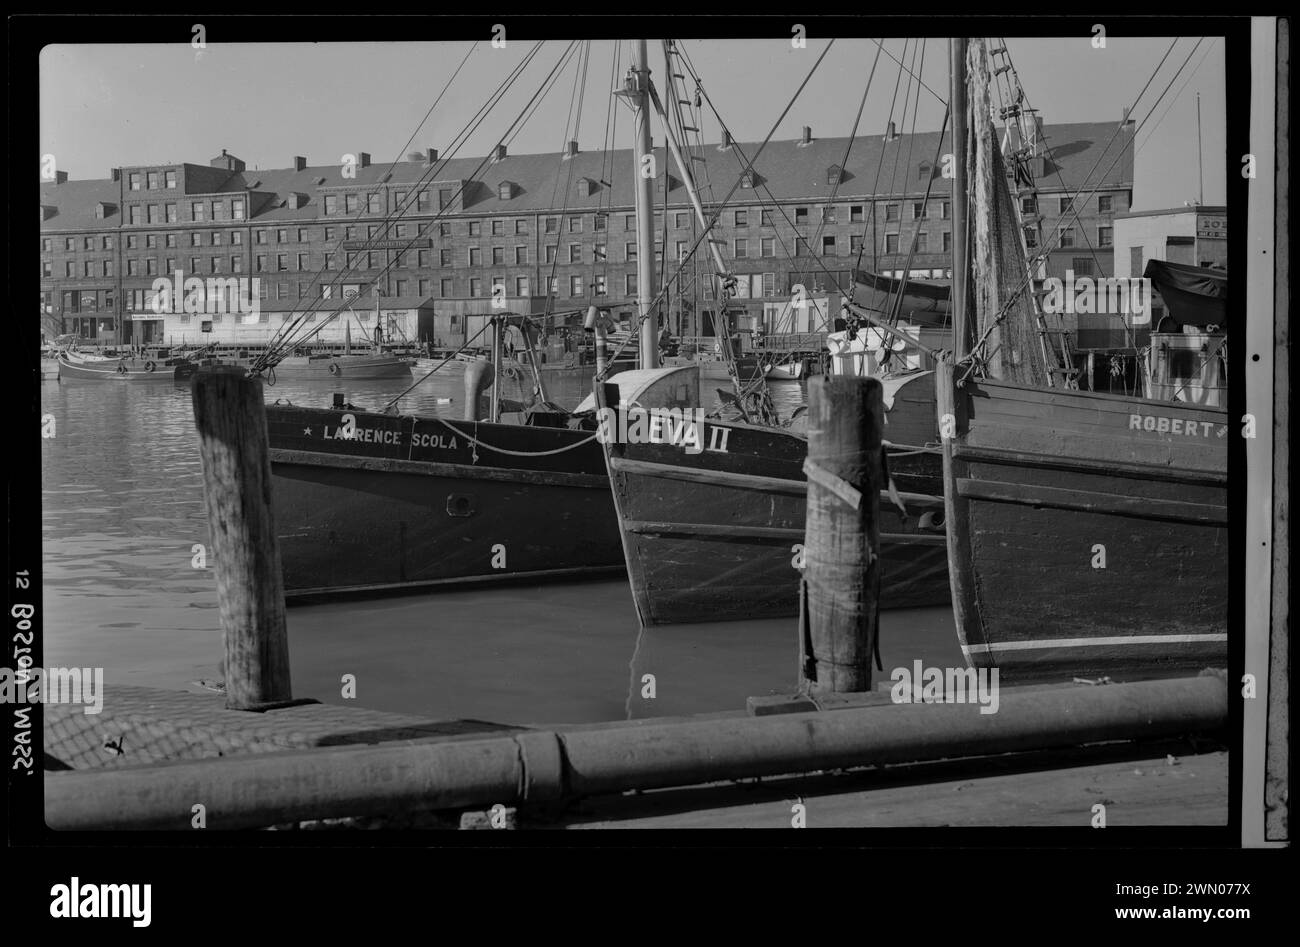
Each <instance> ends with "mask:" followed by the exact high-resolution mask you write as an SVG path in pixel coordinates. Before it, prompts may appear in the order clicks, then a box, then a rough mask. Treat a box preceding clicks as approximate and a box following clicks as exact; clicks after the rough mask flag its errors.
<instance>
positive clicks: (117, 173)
mask: <svg viewBox="0 0 1300 947" xmlns="http://www.w3.org/2000/svg"><path fill="white" fill-rule="evenodd" d="M108 174H109V177H111V178H112V179H113V180H114V181H115V182H116V181H120V180H122V169H121V168H113V169H112V170H111V171H109V172H108Z"/></svg>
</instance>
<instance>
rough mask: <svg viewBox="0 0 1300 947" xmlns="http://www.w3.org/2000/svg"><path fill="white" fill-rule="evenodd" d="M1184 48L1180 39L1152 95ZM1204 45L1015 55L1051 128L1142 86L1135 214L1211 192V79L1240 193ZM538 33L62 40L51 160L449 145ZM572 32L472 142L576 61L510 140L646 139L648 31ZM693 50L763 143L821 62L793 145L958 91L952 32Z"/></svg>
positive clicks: (249, 159)
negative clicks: (638, 91)
mask: <svg viewBox="0 0 1300 947" xmlns="http://www.w3.org/2000/svg"><path fill="white" fill-rule="evenodd" d="M1171 43H1172V44H1174V45H1173V49H1172V52H1170V54H1169V56H1168V58H1167V59H1166V60H1165V62H1164V64H1163V66H1162V67H1161V68H1160V70H1159V71H1158V72H1156V75H1155V79H1154V80H1153V81H1151V83H1150V86H1149V88H1148V89H1147V90H1146V91H1145V92H1143V86H1144V85H1146V84H1147V82H1148V79H1150V78H1151V77H1152V73H1153V72H1155V70H1156V65H1157V63H1159V62H1160V60H1161V58H1162V57H1163V56H1164V55H1165V53H1166V51H1167V50H1169V49H1170V45H1171ZM1196 44H1197V38H1195V37H1192V38H1186V37H1184V38H1180V39H1178V40H1177V42H1176V43H1175V41H1174V39H1173V38H1172V37H1166V38H1156V37H1149V38H1141V39H1125V38H1117V37H1111V38H1108V39H1107V41H1106V47H1105V48H1104V49H1098V48H1095V47H1094V46H1093V44H1092V43H1091V42H1090V38H1089V37H1079V38H1072V39H1024V38H1016V39H1011V40H1009V41H1007V49H1008V51H1009V53H1010V56H1011V59H1012V61H1013V62H1014V64H1015V67H1016V71H1017V73H1018V75H1019V77H1020V81H1021V84H1022V86H1023V88H1024V90H1025V93H1026V95H1027V97H1028V99H1029V102H1030V103H1031V104H1032V105H1033V106H1034V107H1035V108H1037V109H1038V110H1039V111H1040V113H1041V114H1042V116H1043V119H1044V121H1045V122H1046V123H1048V124H1054V123H1058V122H1115V123H1116V124H1118V123H1119V121H1120V118H1121V116H1122V114H1123V110H1124V109H1125V108H1126V107H1130V106H1133V105H1134V104H1135V100H1136V108H1135V109H1134V111H1133V113H1132V114H1133V117H1134V118H1135V119H1136V120H1137V121H1138V122H1139V123H1141V124H1140V125H1139V127H1138V129H1137V133H1136V141H1137V154H1136V158H1135V177H1136V182H1135V187H1134V207H1133V209H1134V210H1151V209H1157V208H1165V207H1178V206H1181V205H1182V204H1183V203H1184V202H1190V201H1194V200H1196V199H1197V198H1198V188H1200V187H1201V186H1202V185H1201V184H1200V183H1199V182H1198V166H1197V161H1196V153H1197V114H1196V113H1197V93H1199V94H1200V111H1201V156H1202V160H1203V167H1204V171H1203V175H1202V177H1203V188H1204V197H1203V202H1204V203H1206V204H1222V203H1224V198H1225V186H1224V176H1225V162H1224V149H1225V147H1226V145H1225V142H1226V133H1225V127H1224V123H1225V115H1226V112H1225V109H1226V101H1225V98H1226V88H1225V86H1226V82H1225V75H1224V42H1223V39H1222V38H1215V37H1208V38H1205V39H1204V40H1202V41H1201V42H1200V45H1199V47H1197V45H1196ZM828 45H829V46H830V48H829V50H827V47H828ZM534 46H535V44H534V43H533V42H524V41H521V40H511V39H509V38H507V42H506V48H504V49H499V48H493V47H492V46H491V45H490V43H489V42H487V41H485V42H482V43H479V44H477V45H475V44H471V43H442V44H439V43H356V44H338V43H321V44H247V43H236V44H222V43H217V42H212V41H209V42H208V44H207V48H206V49H202V50H196V49H193V48H191V47H190V46H189V45H186V44H166V45H88V46H70V45H52V46H48V47H46V48H45V50H43V52H42V55H41V64H40V68H41V75H40V99H41V101H40V116H41V128H40V150H41V155H42V156H44V155H47V154H52V155H54V156H55V162H56V165H57V167H58V168H59V169H60V170H64V171H67V172H68V175H69V177H70V178H72V179H74V180H76V179H85V178H107V177H108V176H109V169H110V168H114V167H121V166H125V165H143V164H166V163H172V162H181V161H188V162H191V163H196V164H204V163H206V162H207V161H208V160H209V159H210V158H211V157H212V156H214V155H218V154H220V153H221V150H222V149H223V148H224V149H226V150H227V151H229V152H230V153H231V154H234V155H237V156H238V157H240V158H242V159H243V160H244V161H245V162H246V164H247V166H248V168H249V169H254V168H257V167H261V168H284V167H288V166H290V163H291V160H292V158H293V156H295V155H304V156H306V157H307V159H308V163H309V164H313V165H316V164H321V165H323V164H332V163H336V162H338V161H340V160H341V158H342V156H343V155H344V154H355V153H358V152H362V151H364V152H368V153H369V154H370V155H371V158H372V161H373V163H375V164H381V163H387V162H390V161H393V160H398V159H401V158H402V157H403V156H404V155H405V154H406V153H407V152H408V151H411V150H419V149H422V148H427V147H433V148H438V149H439V151H440V152H442V153H444V155H445V153H446V151H447V149H448V148H449V147H450V145H451V143H452V142H453V140H454V139H455V138H456V136H457V135H458V133H459V132H460V131H461V130H462V129H463V128H465V127H466V125H467V124H469V123H470V122H472V121H473V120H474V117H475V113H476V112H477V111H478V110H479V108H480V106H482V104H483V103H484V102H485V101H486V100H487V98H488V97H489V96H490V95H491V94H492V92H493V91H494V90H495V89H496V88H497V87H498V86H499V85H500V84H501V83H502V81H503V79H504V78H505V77H506V76H507V75H508V74H509V73H510V72H511V71H512V70H513V69H514V68H515V67H516V66H518V65H520V63H522V62H524V60H525V59H526V58H527V56H528V54H529V53H530V51H532V50H533V48H534ZM566 46H567V44H566V43H564V42H560V41H548V42H546V43H544V44H543V45H542V46H541V48H540V49H539V50H537V51H536V53H535V55H534V56H533V58H532V60H531V61H530V62H529V63H528V64H527V66H526V67H525V69H524V71H523V72H522V73H521V75H520V76H519V78H518V79H517V81H516V82H515V83H514V84H513V85H512V86H511V87H510V88H509V89H508V90H507V91H506V92H505V94H504V96H503V98H502V99H501V101H500V102H499V103H498V105H497V106H496V107H495V108H494V109H493V110H492V111H491V113H490V114H489V115H488V116H487V118H486V120H484V121H483V122H482V124H481V125H479V126H478V128H477V129H476V130H475V131H474V132H473V133H472V134H471V135H470V136H469V137H468V138H467V139H466V140H465V141H464V142H463V144H462V146H461V147H460V148H459V150H458V151H457V152H456V156H458V157H476V156H482V155H484V154H485V153H487V151H488V150H489V149H490V148H491V147H492V146H493V145H494V144H496V143H497V141H498V140H500V139H501V137H502V135H503V133H504V132H505V131H506V129H507V128H508V127H509V126H510V124H511V123H512V122H514V121H515V120H516V118H517V117H519V116H520V115H521V114H523V113H524V112H525V108H526V106H527V105H528V103H529V101H530V99H532V98H533V96H535V95H536V94H537V93H538V91H539V90H540V89H542V88H544V87H545V82H544V80H545V79H546V77H547V76H548V75H549V74H550V73H551V71H552V70H553V69H554V68H555V67H556V66H557V65H559V66H560V68H559V72H558V74H557V75H556V77H555V81H554V83H553V85H551V86H550V88H549V91H547V92H546V93H545V94H544V95H543V96H541V98H540V101H539V102H537V103H535V104H536V107H535V110H533V111H532V112H531V114H530V115H528V117H527V118H526V120H525V121H524V122H523V124H522V127H518V128H516V129H515V131H514V133H513V134H512V137H511V138H510V141H509V151H510V153H512V154H519V153H536V152H554V151H559V150H560V149H561V148H562V147H563V143H564V142H565V141H567V140H568V139H569V138H573V137H577V139H578V140H579V143H580V147H581V148H582V149H583V150H584V151H587V150H596V149H599V148H600V147H601V143H602V141H603V140H604V139H605V136H606V129H607V126H608V124H609V122H610V121H611V110H610V109H611V101H614V102H616V103H617V104H616V105H615V106H614V108H615V110H616V113H617V117H616V118H615V119H613V121H614V122H615V126H614V127H615V130H616V131H617V140H616V141H615V146H616V147H620V148H625V147H628V145H629V144H630V141H629V136H630V134H631V124H630V122H629V121H628V116H629V111H628V109H627V107H626V106H625V105H623V104H622V102H621V100H612V99H611V96H610V95H609V92H610V91H611V89H612V88H613V87H614V86H616V85H617V84H619V82H620V81H621V78H622V74H623V73H624V72H625V71H626V68H627V64H628V61H629V56H630V49H629V44H628V43H627V42H626V41H622V42H615V41H592V42H590V43H584V44H580V46H579V48H578V49H576V50H574V53H575V54H574V55H570V56H569V57H568V58H567V59H565V58H563V56H564V53H565V50H566ZM584 47H585V48H584ZM679 47H680V48H681V49H682V50H683V51H684V54H685V57H686V58H687V59H688V60H689V62H690V63H691V65H692V66H693V67H694V69H695V70H696V71H697V72H698V74H699V77H700V79H701V81H702V83H703V85H704V88H705V90H706V92H707V93H708V96H709V98H710V99H711V100H712V102H713V104H714V106H715V107H716V108H717V110H718V113H719V114H720V115H721V116H722V117H723V119H724V120H725V121H726V123H727V125H728V127H729V128H731V130H732V132H733V134H735V136H736V138H737V139H738V140H740V141H761V140H762V139H763V138H765V137H766V136H767V135H768V134H769V133H771V132H772V128H773V123H774V122H776V120H777V118H778V116H780V115H781V112H782V110H783V109H784V108H785V107H786V105H787V104H788V103H789V102H790V101H791V99H792V98H793V97H794V96H795V92H796V90H797V89H799V86H800V83H802V82H804V80H805V78H807V77H808V75H809V72H810V71H812V77H811V79H809V80H808V82H807V85H806V87H805V88H804V89H803V90H802V92H800V94H799V95H798V97H797V98H796V99H795V101H794V104H793V106H791V108H790V110H789V112H788V114H787V115H786V116H785V118H784V119H783V120H782V121H781V123H780V124H779V125H778V126H777V127H776V131H775V137H776V138H778V139H779V138H789V139H793V138H797V137H798V136H799V134H800V131H801V129H802V126H804V125H808V126H811V127H812V129H813V134H814V135H816V136H818V137H833V136H847V135H848V134H849V133H850V131H851V130H852V128H853V123H854V118H855V115H856V113H857V110H858V106H859V103H860V102H861V100H862V95H863V90H864V88H865V89H867V93H868V94H867V99H866V104H865V106H864V108H863V113H862V118H861V121H860V123H859V130H858V134H859V135H863V134H880V133H881V132H883V130H884V128H885V125H886V123H887V121H888V120H889V116H890V113H891V103H893V114H894V120H895V122H897V123H898V125H899V130H900V131H910V130H911V129H912V123H913V113H914V111H915V112H916V115H915V123H916V124H915V127H916V129H917V130H918V131H928V130H936V129H938V127H939V125H940V123H941V122H942V119H943V104H942V102H941V101H940V98H939V97H940V96H943V97H946V95H947V87H948V79H947V71H948V65H947V43H946V41H944V40H939V39H930V40H927V41H924V42H922V43H918V42H917V41H915V40H913V41H905V40H904V39H901V38H893V39H888V40H885V41H884V42H883V47H882V46H881V45H878V44H877V42H876V41H875V40H871V39H837V40H834V41H828V40H825V39H818V38H816V37H811V36H810V37H809V38H808V40H807V44H806V47H805V48H802V49H795V48H792V45H791V42H790V41H789V40H786V39H781V40H683V41H680V42H679ZM823 52H825V53H826V55H825V57H824V58H823V59H822V60H821V63H820V65H819V66H817V68H816V69H815V70H814V69H813V66H814V63H816V61H817V59H818V57H819V56H821V54H822V53H823ZM467 54H468V58H466V57H467ZM1189 55H1190V59H1189V58H1188V57H1189ZM877 57H878V61H877ZM891 57H892V58H891ZM616 59H617V62H616ZM895 59H901V60H903V61H904V62H906V63H907V64H908V67H909V70H910V72H911V73H913V74H917V75H919V76H920V77H921V80H922V81H923V82H924V83H925V84H926V85H927V86H929V89H928V90H927V89H921V90H920V92H919V106H918V108H917V109H915V110H914V109H913V107H912V104H911V103H912V102H914V101H915V96H916V92H917V87H916V85H915V84H913V85H912V86H911V89H912V93H913V97H912V98H909V99H908V102H909V104H908V106H907V107H906V109H904V106H903V104H902V103H903V98H904V93H905V91H906V89H907V86H908V84H909V82H910V81H911V80H910V79H909V76H908V75H907V74H906V73H904V72H903V71H902V70H900V68H899V66H898V64H897V63H896V62H895ZM873 62H876V65H875V70H874V73H873V71H872V66H873ZM462 63H463V66H462ZM1184 63H1185V66H1184ZM616 64H617V72H615V70H614V67H615V65H616ZM584 65H585V68H584ZM1180 66H1183V69H1182V72H1181V74H1179V75H1177V77H1176V79H1175V74H1176V73H1178V70H1179V67H1180ZM650 67H651V78H652V80H653V81H654V82H655V84H656V86H657V87H658V88H659V89H661V90H663V89H664V72H665V70H664V59H663V47H662V44H661V43H659V42H657V41H652V42H651V43H650ZM458 68H459V69H460V72H459V74H458V75H456V77H455V79H454V81H452V82H451V84H450V85H448V81H449V80H451V79H452V75H453V73H455V72H456V70H457V69H458ZM677 71H679V72H680V71H682V70H680V69H678V70H677ZM900 75H901V82H899V77H900ZM869 77H870V84H869V85H868V78H869ZM584 79H585V81H583V80H584ZM1171 82H1172V84H1170V83H1171ZM896 83H897V85H896ZM1166 89H1167V91H1166ZM693 90H694V82H693V80H692V81H691V92H693ZM1139 93H1142V94H1141V96H1140V98H1139ZM1162 93H1164V97H1163V99H1161V98H1160V96H1161V94H1162ZM440 95H441V99H440V101H438V104H437V107H436V108H434V109H433V112H432V114H429V115H428V118H427V120H426V114H427V113H429V109H430V107H431V106H433V105H434V103H435V101H436V100H439V96H440ZM686 97H687V96H686V95H683V96H682V98H686ZM579 99H580V100H581V109H580V110H579V109H577V104H578V101H579ZM995 105H996V102H995ZM575 111H576V112H577V113H578V117H577V119H576V127H575V119H574V118H573V113H574V112H575ZM706 111H707V109H706ZM904 114H906V119H905V120H904V118H903V116H904ZM575 131H576V136H575V134H574V132H575ZM655 131H656V134H655V141H656V144H659V143H662V134H661V133H660V132H658V129H657V126H655ZM702 133H703V137H704V140H706V141H717V140H718V139H719V137H720V134H719V128H718V125H717V122H716V120H715V119H714V118H713V117H712V116H711V115H709V116H706V119H705V121H704V124H703V126H702ZM412 136H414V140H413V141H411V142H410V145H409V147H408V145H407V142H408V140H410V139H411V138H412Z"/></svg>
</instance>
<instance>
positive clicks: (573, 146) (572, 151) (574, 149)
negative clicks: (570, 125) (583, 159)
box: [564, 141, 578, 158]
mask: <svg viewBox="0 0 1300 947" xmlns="http://www.w3.org/2000/svg"><path fill="white" fill-rule="evenodd" d="M577 156H578V143H577V142H576V141H571V142H569V147H568V149H567V150H566V151H565V152H564V157H566V158H576V157H577Z"/></svg>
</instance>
